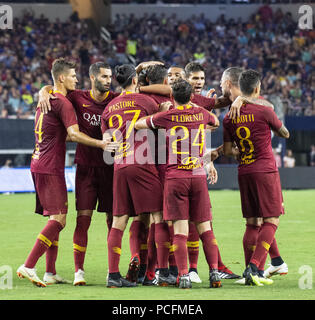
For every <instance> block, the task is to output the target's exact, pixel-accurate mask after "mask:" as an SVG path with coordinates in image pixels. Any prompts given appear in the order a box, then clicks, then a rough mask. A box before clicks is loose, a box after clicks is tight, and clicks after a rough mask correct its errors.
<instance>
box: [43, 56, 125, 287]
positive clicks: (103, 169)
mask: <svg viewBox="0 0 315 320" xmlns="http://www.w3.org/2000/svg"><path fill="white" fill-rule="evenodd" d="M89 77H90V81H91V90H79V89H76V90H73V91H71V92H69V93H68V94H67V99H69V100H70V102H71V103H72V105H73V107H74V109H75V112H76V115H77V118H78V125H79V129H80V131H82V132H84V133H86V134H87V135H89V136H90V137H93V138H95V139H102V131H101V115H102V113H103V111H104V109H105V107H106V105H107V104H108V103H109V102H110V101H111V100H112V99H113V98H115V97H116V96H118V95H119V93H114V92H112V91H110V85H111V80H112V70H111V68H110V66H109V65H108V64H106V63H104V62H101V61H99V62H96V63H94V64H92V65H91V66H90V68H89ZM51 89H52V88H51V87H50V86H46V87H44V88H43V89H42V90H41V92H40V97H41V98H40V101H39V104H40V105H43V109H46V108H47V107H49V98H50V95H49V91H50V90H51ZM46 106H47V107H46ZM74 163H76V164H77V167H76V179H75V195H76V210H77V220H76V228H75V231H74V235H73V254H74V265H75V274H74V281H73V285H75V286H77V285H85V284H86V281H85V278H84V276H85V272H84V260H85V253H86V250H87V244H88V229H89V227H90V224H91V219H92V215H93V211H94V210H95V209H96V204H97V211H98V212H106V213H107V226H108V232H109V229H110V227H111V223H112V203H113V171H114V170H113V166H112V165H108V164H106V163H105V162H104V160H103V152H102V150H100V149H96V148H91V147H88V146H85V145H82V144H78V145H77V147H76V153H75V160H74Z"/></svg>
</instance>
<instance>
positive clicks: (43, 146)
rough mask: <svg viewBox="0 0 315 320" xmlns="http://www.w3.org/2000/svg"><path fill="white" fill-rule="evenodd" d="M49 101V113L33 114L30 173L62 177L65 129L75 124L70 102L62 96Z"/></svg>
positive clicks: (57, 95) (58, 95) (37, 112)
mask: <svg viewBox="0 0 315 320" xmlns="http://www.w3.org/2000/svg"><path fill="white" fill-rule="evenodd" d="M55 96H56V97H57V98H58V99H55V100H51V111H50V112H48V113H47V114H44V113H41V112H40V109H39V108H38V109H37V110H36V114H35V127H34V132H35V149H34V152H33V155H32V161H31V171H32V172H36V173H45V174H54V175H64V168H65V155H66V137H67V128H68V127H70V126H72V125H75V124H77V117H76V113H75V111H74V108H73V106H72V104H71V102H70V101H69V100H68V99H67V98H66V97H65V96H63V95H62V94H60V93H55Z"/></svg>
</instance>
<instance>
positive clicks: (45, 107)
mask: <svg viewBox="0 0 315 320" xmlns="http://www.w3.org/2000/svg"><path fill="white" fill-rule="evenodd" d="M50 99H52V100H53V99H58V98H57V97H55V96H54V95H53V94H51V93H48V92H42V93H41V94H40V95H39V96H38V103H37V108H40V112H42V113H44V114H46V113H48V112H49V111H50V110H51V104H50Z"/></svg>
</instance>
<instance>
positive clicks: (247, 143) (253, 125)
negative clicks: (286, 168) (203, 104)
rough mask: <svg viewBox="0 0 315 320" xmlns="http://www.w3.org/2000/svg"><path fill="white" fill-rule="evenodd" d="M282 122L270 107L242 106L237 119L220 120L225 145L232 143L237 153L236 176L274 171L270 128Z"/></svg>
mask: <svg viewBox="0 0 315 320" xmlns="http://www.w3.org/2000/svg"><path fill="white" fill-rule="evenodd" d="M281 126H282V122H281V121H280V120H279V119H278V117H277V115H276V114H275V112H274V111H273V110H272V109H271V108H270V107H264V106H260V105H254V104H246V105H244V106H242V108H241V116H240V117H237V119H236V120H232V119H230V118H229V116H228V115H226V116H225V118H224V120H223V130H224V131H223V132H224V141H225V142H234V141H235V142H236V144H237V147H238V149H239V151H240V160H239V167H238V172H239V174H240V175H242V174H247V173H255V172H275V171H277V170H278V168H277V165H276V161H275V158H274V155H273V152H272V145H271V132H270V129H272V130H275V131H278V130H279V129H280V128H281Z"/></svg>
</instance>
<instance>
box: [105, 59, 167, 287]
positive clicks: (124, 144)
mask: <svg viewBox="0 0 315 320" xmlns="http://www.w3.org/2000/svg"><path fill="white" fill-rule="evenodd" d="M115 76H116V80H117V82H118V83H119V85H120V86H121V87H122V93H121V95H120V96H119V97H117V98H115V99H114V100H112V101H111V102H110V103H109V104H108V105H107V107H106V109H105V110H104V113H103V115H102V120H101V121H102V132H103V138H104V139H105V140H107V139H109V138H112V139H113V140H114V141H118V142H119V143H120V146H119V148H118V150H117V152H116V153H115V156H114V183H113V185H114V188H113V225H112V228H111V230H110V233H109V236H108V264H109V276H108V281H107V286H108V287H133V286H136V281H137V277H138V271H139V268H138V267H139V264H140V263H141V261H139V251H140V241H139V242H138V244H137V247H133V248H130V249H131V255H132V257H131V262H130V267H129V270H128V274H127V275H128V277H127V279H124V278H123V277H122V276H121V274H120V272H119V261H120V254H121V241H122V236H123V232H124V230H125V228H126V225H127V222H128V219H129V217H136V218H135V219H136V220H142V219H143V218H144V217H145V216H147V214H146V213H151V214H152V215H153V218H154V222H155V241H156V244H157V260H158V265H159V267H160V277H159V284H160V285H167V284H168V278H169V273H168V255H169V231H168V228H167V225H165V223H164V222H163V218H162V213H161V211H162V208H163V192H162V185H161V182H160V179H159V176H158V172H157V169H156V167H155V165H154V159H153V157H152V155H151V151H152V150H151V148H150V145H149V142H150V141H149V140H148V139H146V138H147V137H148V134H149V133H150V131H148V132H144V134H142V133H141V134H140V135H139V134H137V132H136V131H135V130H134V126H135V123H136V121H137V120H138V119H139V118H140V117H144V116H148V115H150V114H153V113H156V112H157V111H158V106H157V104H156V103H155V102H154V100H153V99H152V98H150V97H148V96H145V95H142V94H138V93H136V92H135V90H136V87H137V84H138V75H137V72H136V69H135V68H134V67H133V66H132V65H121V66H117V67H116V68H115ZM149 137H150V136H149ZM151 138H152V139H153V142H154V140H155V139H154V135H153V134H151ZM143 141H144V142H143ZM144 143H145V144H146V146H147V149H146V150H143V149H141V148H140V147H141V146H142V145H143V144H144Z"/></svg>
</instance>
